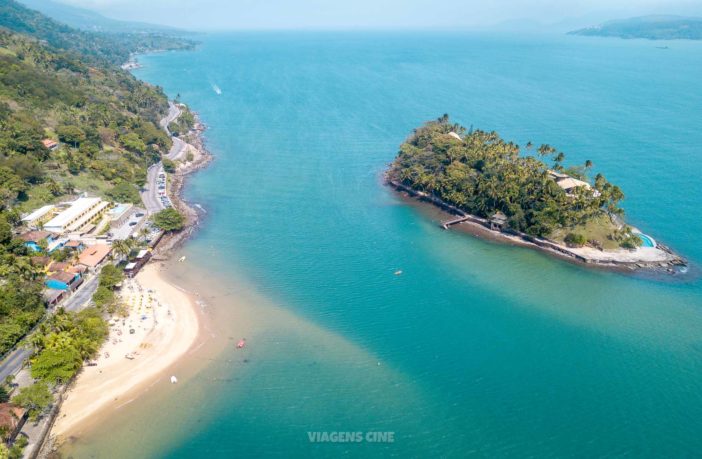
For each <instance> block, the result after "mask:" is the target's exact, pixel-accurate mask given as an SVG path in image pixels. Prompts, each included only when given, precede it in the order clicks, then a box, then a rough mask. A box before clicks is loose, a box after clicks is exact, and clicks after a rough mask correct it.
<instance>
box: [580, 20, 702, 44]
mask: <svg viewBox="0 0 702 459" xmlns="http://www.w3.org/2000/svg"><path fill="white" fill-rule="evenodd" d="M568 33H569V34H570V35H585V36H598V37H619V38H647V39H649V40H678V39H687V40H702V18H697V17H684V16H642V17H637V18H629V19H620V20H615V21H608V22H605V23H603V24H600V25H598V26H592V27H587V28H584V29H579V30H574V31H572V32H568Z"/></svg>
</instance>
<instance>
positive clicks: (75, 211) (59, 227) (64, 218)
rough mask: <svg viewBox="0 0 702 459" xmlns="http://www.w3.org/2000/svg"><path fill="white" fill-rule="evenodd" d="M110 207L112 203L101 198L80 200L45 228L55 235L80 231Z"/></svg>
mask: <svg viewBox="0 0 702 459" xmlns="http://www.w3.org/2000/svg"><path fill="white" fill-rule="evenodd" d="M109 207H110V203H109V202H107V201H103V200H102V199H100V198H78V199H76V200H75V201H73V203H72V204H71V206H70V207H69V208H68V209H66V210H64V211H63V212H61V213H60V214H58V215H57V216H55V217H54V218H52V219H51V220H49V221H48V222H47V223H46V224H45V225H44V228H46V230H47V231H53V232H55V233H69V232H74V231H79V230H80V229H82V228H83V227H85V226H86V225H88V224H89V223H90V222H92V221H93V220H94V219H95V218H96V217H98V216H100V215H102V214H103V213H104V212H105V211H106V210H107V209H108V208H109Z"/></svg>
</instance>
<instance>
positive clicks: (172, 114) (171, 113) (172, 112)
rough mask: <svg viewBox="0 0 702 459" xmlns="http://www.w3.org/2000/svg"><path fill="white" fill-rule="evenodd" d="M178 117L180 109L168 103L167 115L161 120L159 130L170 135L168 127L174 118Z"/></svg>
mask: <svg viewBox="0 0 702 459" xmlns="http://www.w3.org/2000/svg"><path fill="white" fill-rule="evenodd" d="M179 116H180V109H179V108H178V106H177V105H176V104H174V103H173V102H171V101H170V100H169V101H168V114H167V115H166V117H165V118H163V119H162V120H161V128H163V130H165V131H166V132H167V133H168V135H171V131H169V130H168V125H169V124H171V123H172V122H173V121H174V120H175V119H176V118H178V117H179Z"/></svg>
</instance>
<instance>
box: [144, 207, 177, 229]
mask: <svg viewBox="0 0 702 459" xmlns="http://www.w3.org/2000/svg"><path fill="white" fill-rule="evenodd" d="M152 220H153V222H154V225H156V226H157V227H158V228H160V229H162V230H163V231H180V230H182V229H183V228H184V227H185V217H183V214H181V213H180V212H178V211H177V210H176V209H174V208H172V207H169V208H168V209H164V210H162V211H160V212H158V213H157V214H155V215H154V216H153V219H152Z"/></svg>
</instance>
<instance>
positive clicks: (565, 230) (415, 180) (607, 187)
mask: <svg viewBox="0 0 702 459" xmlns="http://www.w3.org/2000/svg"><path fill="white" fill-rule="evenodd" d="M531 148H532V145H531V144H528V145H527V149H528V150H530V149H531ZM535 153H536V154H537V155H538V156H540V157H541V158H543V159H544V160H548V159H550V160H551V161H552V164H551V165H550V166H549V165H547V164H546V163H545V162H544V161H541V160H539V159H538V158H537V157H536V155H531V154H527V155H522V154H521V151H520V148H519V146H518V145H516V144H514V143H512V142H506V141H504V140H503V139H501V138H500V136H499V135H497V133H495V132H484V131H471V132H468V133H466V130H465V129H464V128H463V127H462V126H460V125H458V124H452V123H451V122H450V121H449V118H448V116H447V115H444V116H442V117H441V118H439V119H438V120H437V121H432V122H429V123H427V124H425V125H424V126H422V127H420V128H418V129H416V130H415V131H414V133H413V134H412V135H411V136H410V138H409V139H408V140H407V141H406V142H405V143H403V144H402V146H401V147H400V152H399V153H398V155H397V158H396V159H395V161H394V162H393V164H392V165H391V167H390V170H389V172H388V174H389V177H390V179H391V180H394V181H397V182H401V183H402V184H404V185H406V186H409V187H411V188H413V189H415V190H419V191H423V192H426V193H429V194H432V195H434V196H436V197H438V198H440V199H442V200H443V201H445V202H448V203H450V204H452V205H454V206H456V207H458V208H460V209H462V210H464V211H466V212H468V213H470V214H473V215H478V216H480V217H486V218H490V217H491V216H492V215H493V214H495V213H496V212H500V213H503V214H504V216H505V218H506V220H507V228H510V229H512V230H515V231H519V232H523V233H527V234H530V235H534V236H540V237H546V238H551V239H554V240H558V241H559V242H561V241H563V239H566V240H565V242H567V243H574V244H577V245H583V244H585V243H590V244H592V245H596V246H598V247H601V246H604V247H610V248H612V247H617V246H619V245H621V246H624V247H627V248H630V247H633V246H636V245H639V244H640V239H638V238H636V237H634V236H632V235H631V233H630V230H629V229H628V227H626V226H625V227H623V228H621V229H620V228H619V225H618V224H617V223H616V222H615V221H614V220H615V218H614V217H615V216H617V215H622V214H623V210H622V209H621V208H620V207H619V202H620V201H621V200H622V199H623V198H624V194H623V193H622V191H621V190H620V189H619V187H617V186H616V185H613V184H611V183H609V182H608V181H607V180H606V179H605V177H604V176H603V175H601V174H597V175H596V176H595V179H594V183H593V184H592V185H590V184H589V183H588V182H587V180H588V179H587V175H588V173H589V172H590V169H591V167H592V163H591V162H590V161H587V162H586V163H585V164H583V165H581V166H575V167H569V168H566V167H564V166H563V162H564V159H565V155H564V154H563V153H562V152H559V151H558V150H556V149H555V148H553V147H551V146H549V145H542V146H540V147H539V148H538V149H537V150H536V152H535ZM571 183H572V184H573V185H572V186H569V185H567V184H571ZM570 239H573V240H572V241H571V240H570Z"/></svg>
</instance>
